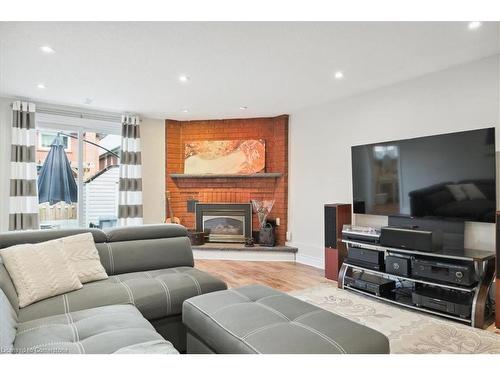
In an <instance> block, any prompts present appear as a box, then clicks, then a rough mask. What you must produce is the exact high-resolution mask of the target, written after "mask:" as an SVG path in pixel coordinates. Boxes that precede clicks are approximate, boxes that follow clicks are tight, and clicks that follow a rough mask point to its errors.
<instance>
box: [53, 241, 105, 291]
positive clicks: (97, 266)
mask: <svg viewBox="0 0 500 375" xmlns="http://www.w3.org/2000/svg"><path fill="white" fill-rule="evenodd" d="M61 242H62V245H63V251H64V252H65V253H66V255H67V256H68V259H69V261H70V263H71V266H72V267H73V269H74V270H75V272H76V274H77V276H78V278H79V279H80V282H81V283H82V284H84V283H88V282H91V281H97V280H104V279H107V278H108V275H107V274H106V271H105V270H104V267H103V266H102V264H101V260H100V258H99V253H98V252H97V249H96V247H95V243H94V239H93V237H92V234H91V233H88V232H87V233H81V234H76V235H74V236H69V237H63V238H61Z"/></svg>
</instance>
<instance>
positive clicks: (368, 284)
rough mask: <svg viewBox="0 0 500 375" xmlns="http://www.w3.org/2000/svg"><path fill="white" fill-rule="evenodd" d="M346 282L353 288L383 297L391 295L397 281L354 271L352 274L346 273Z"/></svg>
mask: <svg viewBox="0 0 500 375" xmlns="http://www.w3.org/2000/svg"><path fill="white" fill-rule="evenodd" d="M344 283H345V285H348V286H350V287H352V288H355V289H359V290H363V291H365V292H369V293H373V294H375V295H377V296H382V297H391V296H392V295H393V294H394V292H393V291H394V289H395V288H396V282H395V281H393V280H388V279H384V278H383V277H380V276H376V275H370V274H366V273H364V272H356V273H354V272H353V274H352V276H348V275H346V276H345V277H344Z"/></svg>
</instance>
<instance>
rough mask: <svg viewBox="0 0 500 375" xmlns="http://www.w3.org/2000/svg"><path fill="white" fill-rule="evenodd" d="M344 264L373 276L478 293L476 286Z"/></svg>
mask: <svg viewBox="0 0 500 375" xmlns="http://www.w3.org/2000/svg"><path fill="white" fill-rule="evenodd" d="M343 264H345V265H346V266H347V267H350V268H354V269H357V270H361V271H364V272H367V273H370V274H373V275H378V276H383V277H386V278H391V279H399V280H406V281H411V282H414V283H419V284H425V285H432V286H438V287H440V288H447V289H452V290H458V291H461V292H468V293H472V292H474V291H476V286H473V287H469V288H467V287H463V286H457V285H450V284H445V283H437V282H435V281H428V280H423V279H413V278H411V277H406V276H399V275H393V274H392V273H387V272H382V271H377V270H373V269H370V268H365V267H360V266H357V265H355V264H349V263H347V262H344V263H343Z"/></svg>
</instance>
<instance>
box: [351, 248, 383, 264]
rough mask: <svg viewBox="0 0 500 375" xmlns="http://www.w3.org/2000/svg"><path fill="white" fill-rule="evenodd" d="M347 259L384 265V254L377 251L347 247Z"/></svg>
mask: <svg viewBox="0 0 500 375" xmlns="http://www.w3.org/2000/svg"><path fill="white" fill-rule="evenodd" d="M347 258H348V259H350V260H353V261H362V262H365V263H371V264H373V265H378V266H383V265H384V252H383V251H377V250H368V249H361V248H359V247H349V248H348V249H347Z"/></svg>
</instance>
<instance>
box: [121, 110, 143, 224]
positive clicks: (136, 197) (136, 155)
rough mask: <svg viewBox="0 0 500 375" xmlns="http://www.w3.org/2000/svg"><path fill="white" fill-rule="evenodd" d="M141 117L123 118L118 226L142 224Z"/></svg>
mask: <svg viewBox="0 0 500 375" xmlns="http://www.w3.org/2000/svg"><path fill="white" fill-rule="evenodd" d="M139 122H140V120H139V117H137V116H127V115H126V116H122V149H121V157H120V183H119V185H120V186H119V190H120V191H119V197H118V224H119V225H141V224H142V170H141V138H140V127H139Z"/></svg>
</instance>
